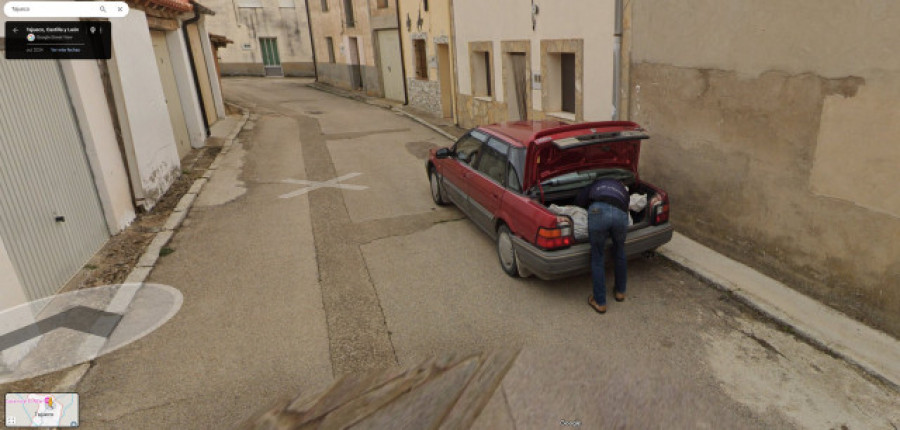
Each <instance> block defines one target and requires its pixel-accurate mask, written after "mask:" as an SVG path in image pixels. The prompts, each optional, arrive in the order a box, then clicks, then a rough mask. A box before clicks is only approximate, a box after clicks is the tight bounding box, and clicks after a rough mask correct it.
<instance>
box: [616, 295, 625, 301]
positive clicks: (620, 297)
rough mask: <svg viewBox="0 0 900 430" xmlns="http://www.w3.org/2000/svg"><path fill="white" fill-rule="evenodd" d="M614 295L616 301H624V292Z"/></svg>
mask: <svg viewBox="0 0 900 430" xmlns="http://www.w3.org/2000/svg"><path fill="white" fill-rule="evenodd" d="M615 297H616V301H617V302H624V301H625V294H623V293H616V295H615Z"/></svg>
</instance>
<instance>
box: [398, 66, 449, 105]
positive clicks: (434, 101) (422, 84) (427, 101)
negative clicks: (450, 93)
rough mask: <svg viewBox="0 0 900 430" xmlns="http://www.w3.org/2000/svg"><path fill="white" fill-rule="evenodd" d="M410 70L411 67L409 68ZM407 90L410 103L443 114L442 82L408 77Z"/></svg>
mask: <svg viewBox="0 0 900 430" xmlns="http://www.w3.org/2000/svg"><path fill="white" fill-rule="evenodd" d="M407 70H409V69H407ZM406 91H407V92H408V93H409V105H410V106H412V107H414V108H416V109H419V110H422V111H425V112H428V113H431V114H433V115H441V114H442V113H443V112H442V111H441V83H440V82H438V81H436V80H435V81H432V80H427V79H418V78H406Z"/></svg>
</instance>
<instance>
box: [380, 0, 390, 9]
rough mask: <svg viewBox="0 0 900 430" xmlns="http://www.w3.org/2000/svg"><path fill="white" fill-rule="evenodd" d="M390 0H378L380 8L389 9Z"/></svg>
mask: <svg viewBox="0 0 900 430" xmlns="http://www.w3.org/2000/svg"><path fill="white" fill-rule="evenodd" d="M387 7H388V0H378V9H387Z"/></svg>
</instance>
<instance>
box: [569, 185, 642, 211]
mask: <svg viewBox="0 0 900 430" xmlns="http://www.w3.org/2000/svg"><path fill="white" fill-rule="evenodd" d="M593 202H604V203H609V204H611V205H613V206H615V207H617V208H619V209H621V210H622V211H625V212H627V211H628V203H629V197H628V190H627V189H625V185H624V184H622V183H621V182H619V181H617V180H615V179H598V180H596V181H594V182H593V183H592V184H591V185H589V186H587V187H584V188H583V189H582V190H581V192H579V193H578V196H577V197H575V204H576V205H578V206H581V207H583V208H587V207H588V206H590V205H591V203H593Z"/></svg>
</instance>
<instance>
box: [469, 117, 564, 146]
mask: <svg viewBox="0 0 900 430" xmlns="http://www.w3.org/2000/svg"><path fill="white" fill-rule="evenodd" d="M564 125H566V123H564V122H562V121H549V120H545V121H506V122H501V123H498V124H491V125H485V126H481V127H478V128H479V129H481V130H484V131H487V132H489V133H491V134H494V135H497V136H499V137H503V138H505V139H504V140H507V141H508V142H509V143H511V144H513V145H516V146H525V145H526V144H528V142H530V141H531V139H532V138H533V137H534V135H535V134H537V133H538V132H539V131H542V130H547V129H551V128H556V127H562V126H564Z"/></svg>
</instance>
